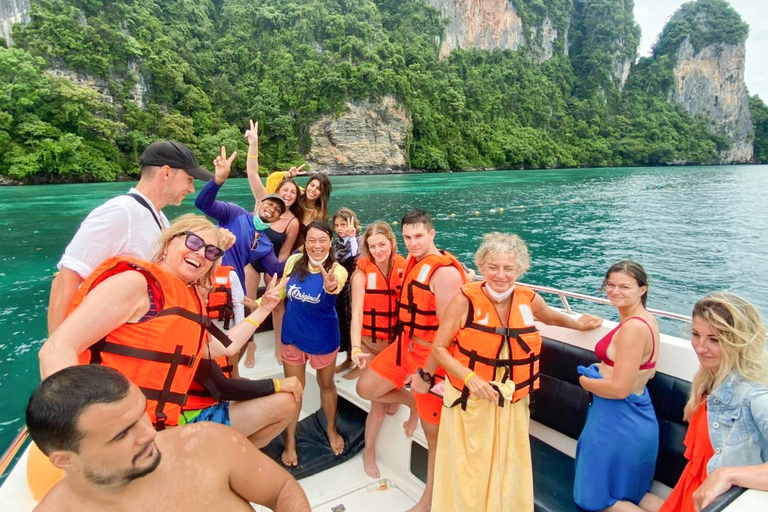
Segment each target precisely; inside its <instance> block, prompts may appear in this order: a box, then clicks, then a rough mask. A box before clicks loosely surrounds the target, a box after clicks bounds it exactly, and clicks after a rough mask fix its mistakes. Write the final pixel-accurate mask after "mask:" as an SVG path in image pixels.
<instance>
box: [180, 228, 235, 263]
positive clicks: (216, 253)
mask: <svg viewBox="0 0 768 512" xmlns="http://www.w3.org/2000/svg"><path fill="white" fill-rule="evenodd" d="M181 235H186V236H187V238H186V239H185V240H184V245H186V246H187V249H189V250H190V251H195V252H197V251H199V250H200V249H203V248H205V259H207V260H210V261H216V260H217V259H219V258H221V257H222V256H223V255H224V250H222V249H220V248H219V247H216V246H215V245H213V244H206V243H205V240H203V239H202V238H200V237H199V236H197V235H196V234H194V233H193V232H191V231H185V232H184V233H179V234H178V235H176V236H181Z"/></svg>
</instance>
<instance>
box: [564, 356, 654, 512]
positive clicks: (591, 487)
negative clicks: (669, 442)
mask: <svg viewBox="0 0 768 512" xmlns="http://www.w3.org/2000/svg"><path fill="white" fill-rule="evenodd" d="M579 373H580V374H582V375H585V376H587V377H589V378H592V379H601V378H602V376H601V375H600V372H599V371H598V369H597V365H594V364H593V365H592V366H590V367H589V368H585V367H583V366H579ZM658 452H659V423H658V421H657V420H656V413H655V412H654V410H653V404H652V403H651V396H650V395H649V394H648V388H645V389H644V390H643V394H642V395H636V394H634V393H631V394H630V395H629V396H628V397H627V398H625V399H624V400H609V399H605V398H601V397H599V396H597V395H593V399H592V404H591V405H590V407H589V412H588V413H587V423H586V424H585V425H584V430H582V432H581V436H580V437H579V442H578V444H577V445H576V480H575V481H574V488H573V500H574V501H575V502H576V505H578V506H579V507H580V508H582V509H584V510H589V511H597V510H602V509H604V508H606V507H610V506H611V505H614V504H615V503H616V502H617V501H630V502H632V503H634V504H638V503H639V502H640V500H641V499H643V496H644V495H645V493H647V492H648V491H650V489H651V485H652V484H653V474H654V471H655V469H656V456H657V455H658Z"/></svg>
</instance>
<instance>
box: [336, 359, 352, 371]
mask: <svg viewBox="0 0 768 512" xmlns="http://www.w3.org/2000/svg"><path fill="white" fill-rule="evenodd" d="M347 368H352V360H351V359H347V360H346V361H344V362H343V363H341V364H340V365H338V366H337V367H336V373H341V372H343V371H344V370H346V369H347Z"/></svg>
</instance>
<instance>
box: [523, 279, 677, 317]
mask: <svg viewBox="0 0 768 512" xmlns="http://www.w3.org/2000/svg"><path fill="white" fill-rule="evenodd" d="M519 284H521V285H523V286H527V287H528V288H532V289H534V290H536V291H537V292H543V293H552V294H555V295H557V296H559V297H560V302H562V304H563V309H565V311H566V312H568V313H573V310H572V309H571V305H570V304H569V303H568V298H569V297H570V298H572V299H579V300H586V301H588V302H596V303H598V304H604V305H610V304H611V301H609V300H608V299H601V298H600V297H593V296H592V295H584V294H583V293H576V292H567V291H565V290H558V289H557V288H549V287H547V286H538V285H535V284H525V283H519ZM648 311H649V312H650V313H653V314H654V315H657V316H660V317H663V318H671V319H673V320H679V321H681V322H690V321H691V317H690V316H688V315H681V314H678V313H670V312H669V311H662V310H660V309H651V308H648Z"/></svg>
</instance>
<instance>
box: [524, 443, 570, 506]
mask: <svg viewBox="0 0 768 512" xmlns="http://www.w3.org/2000/svg"><path fill="white" fill-rule="evenodd" d="M531 460H532V462H533V504H534V510H535V511H536V512H548V511H557V512H578V511H579V509H578V507H577V506H576V504H575V503H574V502H573V479H574V477H575V466H574V463H573V459H572V458H571V457H569V456H568V455H566V454H564V453H563V452H561V451H560V450H558V449H556V448H552V447H551V446H549V445H548V444H547V443H545V442H543V441H539V440H538V439H536V438H535V437H533V436H531Z"/></svg>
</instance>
